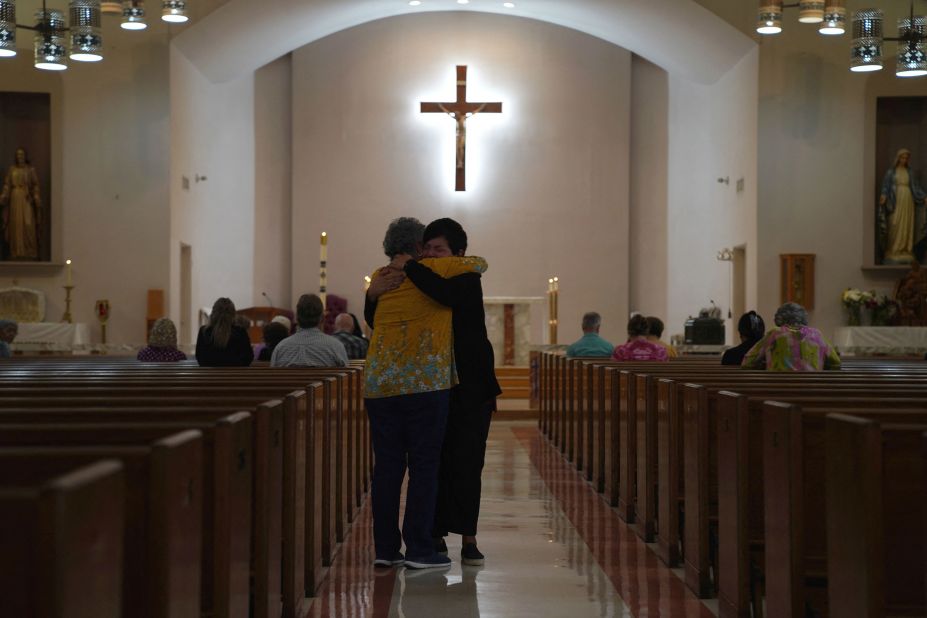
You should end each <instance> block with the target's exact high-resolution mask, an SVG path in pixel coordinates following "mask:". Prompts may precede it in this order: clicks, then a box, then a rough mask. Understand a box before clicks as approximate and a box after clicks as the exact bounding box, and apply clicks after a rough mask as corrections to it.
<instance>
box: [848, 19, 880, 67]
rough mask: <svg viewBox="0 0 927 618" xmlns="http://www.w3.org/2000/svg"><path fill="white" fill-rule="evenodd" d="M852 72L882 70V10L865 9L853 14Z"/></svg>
mask: <svg viewBox="0 0 927 618" xmlns="http://www.w3.org/2000/svg"><path fill="white" fill-rule="evenodd" d="M850 70H851V71H853V72H855V73H868V72H870V71H881V70H882V9H865V10H863V11H856V13H854V14H853V47H852V48H851V50H850Z"/></svg>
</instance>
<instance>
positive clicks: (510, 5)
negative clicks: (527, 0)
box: [502, 2, 515, 9]
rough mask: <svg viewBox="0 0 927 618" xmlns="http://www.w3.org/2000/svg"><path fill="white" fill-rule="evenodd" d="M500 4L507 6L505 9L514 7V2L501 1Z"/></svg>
mask: <svg viewBox="0 0 927 618" xmlns="http://www.w3.org/2000/svg"><path fill="white" fill-rule="evenodd" d="M502 6H504V7H505V8H507V9H514V8H515V3H514V2H503V3H502Z"/></svg>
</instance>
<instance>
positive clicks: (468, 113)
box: [422, 65, 502, 191]
mask: <svg viewBox="0 0 927 618" xmlns="http://www.w3.org/2000/svg"><path fill="white" fill-rule="evenodd" d="M422 113H423V114H447V115H448V116H451V117H452V118H453V119H454V120H455V122H456V123H457V148H456V150H457V164H456V165H457V171H456V175H457V182H456V184H455V189H456V190H457V191H466V190H467V118H470V117H472V116H475V115H476V114H501V113H502V103H499V102H496V103H471V102H468V101H467V67H466V65H458V66H457V100H456V101H453V102H450V103H425V102H423V103H422Z"/></svg>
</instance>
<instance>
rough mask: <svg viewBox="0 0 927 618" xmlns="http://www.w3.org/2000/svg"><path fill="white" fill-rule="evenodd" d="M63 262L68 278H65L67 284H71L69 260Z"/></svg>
mask: <svg viewBox="0 0 927 618" xmlns="http://www.w3.org/2000/svg"><path fill="white" fill-rule="evenodd" d="M64 263H65V264H66V268H65V271H66V273H67V276H68V278H67V281H68V282H67V285H71V260H65V262H64Z"/></svg>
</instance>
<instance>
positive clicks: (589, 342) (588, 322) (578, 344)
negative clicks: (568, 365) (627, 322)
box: [566, 311, 615, 358]
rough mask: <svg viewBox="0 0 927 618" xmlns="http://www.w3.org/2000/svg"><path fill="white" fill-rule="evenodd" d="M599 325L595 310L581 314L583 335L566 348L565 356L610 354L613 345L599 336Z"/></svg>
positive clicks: (598, 317)
mask: <svg viewBox="0 0 927 618" xmlns="http://www.w3.org/2000/svg"><path fill="white" fill-rule="evenodd" d="M601 327H602V316H601V315H599V314H598V313H596V312H595V311H590V312H588V313H586V314H585V315H583V336H582V337H580V339H579V340H578V341H575V342H573V344H572V345H571V346H570V347H568V348H567V351H566V355H567V358H578V357H582V358H589V357H597V356H611V355H612V352H613V351H614V349H615V346H613V345H612V344H611V343H609V342H608V341H606V340H605V339H603V338H602V337H600V336H599V329H600V328H601Z"/></svg>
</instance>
